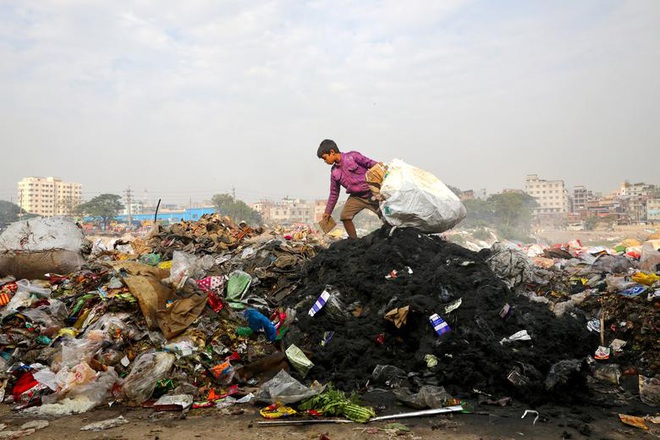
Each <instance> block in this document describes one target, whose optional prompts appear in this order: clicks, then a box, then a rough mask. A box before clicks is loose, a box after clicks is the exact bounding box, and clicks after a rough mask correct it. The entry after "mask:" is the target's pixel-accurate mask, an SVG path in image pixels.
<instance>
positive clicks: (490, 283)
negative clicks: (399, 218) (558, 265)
mask: <svg viewBox="0 0 660 440" xmlns="http://www.w3.org/2000/svg"><path fill="white" fill-rule="evenodd" d="M324 291H325V292H327V294H326V295H324V296H325V297H326V298H325V300H324V302H325V304H324V306H323V308H321V309H320V310H319V311H318V312H316V313H312V312H310V313H307V311H309V310H310V309H312V310H314V309H315V308H317V307H318V306H317V305H315V303H317V304H318V300H317V298H319V296H320V295H321V292H324ZM322 302H323V301H322ZM286 304H287V305H293V304H296V310H297V312H298V313H297V316H298V322H297V325H296V329H295V330H291V331H290V332H289V334H288V336H287V341H291V342H294V343H295V344H296V345H298V346H301V347H304V348H306V349H308V350H310V351H311V352H312V353H313V356H312V357H311V359H312V361H313V362H314V365H315V367H314V377H316V378H320V379H322V380H326V381H332V382H333V383H334V384H336V385H337V386H340V387H342V388H345V389H361V388H365V387H366V386H367V385H375V386H389V387H391V388H407V389H409V390H410V392H411V393H414V392H416V391H417V390H418V389H419V388H421V387H422V386H424V385H429V386H437V385H442V386H443V387H444V388H445V389H446V390H447V391H448V392H449V393H450V394H452V395H466V393H472V392H473V390H476V391H477V392H480V393H484V394H488V395H497V396H514V397H516V398H518V399H520V400H523V401H527V402H532V403H539V402H542V401H548V400H552V399H553V398H554V397H559V396H561V398H562V399H563V400H565V399H566V394H565V392H566V390H567V389H571V390H572V392H571V397H577V396H579V393H577V392H576V391H579V390H580V389H585V375H586V366H585V365H583V360H584V359H585V358H586V356H588V355H589V354H590V353H591V352H593V347H594V346H597V337H596V336H594V335H593V334H591V333H590V332H589V331H588V329H587V326H586V324H587V321H586V319H585V318H584V317H583V316H572V315H565V316H563V317H561V318H558V317H556V316H555V315H554V314H553V313H552V312H551V311H550V310H549V309H548V307H547V306H546V305H543V304H539V303H535V302H531V301H529V299H528V298H526V297H524V296H519V295H516V294H515V293H514V292H512V291H511V290H510V289H509V288H507V286H506V285H505V283H504V282H502V281H501V280H500V279H499V278H498V277H497V276H495V274H494V273H493V271H492V270H491V268H490V267H489V266H488V264H487V261H486V259H485V258H484V255H482V254H478V253H475V252H472V251H469V250H467V249H464V248H462V247H460V246H458V245H455V244H452V243H449V242H446V241H444V240H442V239H441V238H439V237H437V236H429V235H426V234H423V233H421V232H419V231H417V230H415V229H411V228H408V229H396V230H394V231H393V232H392V233H391V234H390V231H388V230H387V229H382V230H379V231H377V232H375V233H373V234H372V235H370V236H368V237H365V238H363V239H360V240H358V241H342V242H337V243H334V244H333V245H331V246H330V247H329V249H327V250H326V251H324V252H323V253H321V254H319V255H318V256H317V257H316V258H314V259H313V260H312V261H311V262H310V264H309V268H308V272H307V276H306V277H305V279H304V280H303V284H302V285H301V286H300V287H299V289H298V291H297V292H296V294H295V295H294V296H293V297H290V298H288V299H287V300H286ZM311 315H313V316H311Z"/></svg>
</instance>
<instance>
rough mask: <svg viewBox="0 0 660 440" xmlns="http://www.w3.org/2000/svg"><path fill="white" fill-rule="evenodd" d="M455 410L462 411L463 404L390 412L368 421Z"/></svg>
mask: <svg viewBox="0 0 660 440" xmlns="http://www.w3.org/2000/svg"><path fill="white" fill-rule="evenodd" d="M457 411H463V406H462V405H454V406H448V407H445V408H435V409H425V410H423V411H415V412H409V413H401V414H392V415H390V416H380V417H374V418H373V419H371V420H369V421H370V422H380V421H381V420H390V419H403V418H406V417H422V416H432V415H435V414H443V413H449V412H457Z"/></svg>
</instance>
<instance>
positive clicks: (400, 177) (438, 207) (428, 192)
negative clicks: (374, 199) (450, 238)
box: [380, 159, 466, 233]
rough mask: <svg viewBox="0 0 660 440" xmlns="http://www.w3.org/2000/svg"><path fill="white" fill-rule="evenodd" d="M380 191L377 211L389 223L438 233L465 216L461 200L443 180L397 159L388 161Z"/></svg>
mask: <svg viewBox="0 0 660 440" xmlns="http://www.w3.org/2000/svg"><path fill="white" fill-rule="evenodd" d="M380 192H381V195H382V196H383V198H384V200H383V201H382V202H381V205H380V208H381V211H382V213H383V216H384V217H385V220H387V222H388V223H389V224H391V225H392V226H402V227H414V228H418V229H420V230H421V231H423V232H427V233H439V232H444V231H446V230H448V229H451V228H453V227H454V226H456V225H457V224H458V223H459V222H460V221H461V220H463V219H464V218H465V214H466V212H465V207H464V206H463V203H461V201H460V200H459V199H458V197H457V196H456V194H454V193H453V192H452V191H451V190H450V189H449V188H448V187H447V186H446V185H445V184H444V183H442V182H441V181H440V180H439V179H438V178H437V177H435V176H434V175H433V174H431V173H429V172H427V171H424V170H422V169H419V168H416V167H414V166H412V165H409V164H407V163H405V162H404V161H402V160H399V159H394V160H393V161H392V162H390V163H389V164H388V167H387V175H386V176H385V179H384V180H383V185H382V186H381V189H380Z"/></svg>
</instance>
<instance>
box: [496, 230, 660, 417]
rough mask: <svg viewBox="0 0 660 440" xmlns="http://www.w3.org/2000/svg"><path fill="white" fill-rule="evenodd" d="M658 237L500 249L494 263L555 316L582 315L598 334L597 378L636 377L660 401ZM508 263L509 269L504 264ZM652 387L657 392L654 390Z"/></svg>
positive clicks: (649, 399)
mask: <svg viewBox="0 0 660 440" xmlns="http://www.w3.org/2000/svg"><path fill="white" fill-rule="evenodd" d="M658 249H660V240H657V239H655V240H653V239H651V240H647V241H646V242H644V243H641V242H639V241H637V240H630V239H629V240H624V241H623V242H621V243H620V244H618V245H616V246H614V247H613V248H611V249H609V248H605V247H602V246H598V247H584V246H582V244H581V243H580V242H579V241H577V240H576V241H573V242H570V243H566V244H557V245H554V246H551V247H546V248H543V247H541V246H538V245H531V246H526V247H523V248H519V247H517V246H515V245H508V246H506V245H502V244H497V245H495V246H493V247H492V248H491V249H490V250H489V251H485V252H489V253H490V255H491V256H490V257H489V260H488V261H489V262H490V263H491V266H492V267H493V270H494V271H495V272H496V273H498V274H499V275H500V276H501V277H502V278H503V279H504V280H505V282H507V284H508V285H509V286H510V287H511V288H512V289H513V290H514V291H516V292H517V293H518V294H520V295H523V296H526V297H528V298H529V299H530V301H533V302H537V303H542V304H545V305H546V306H547V307H548V309H549V310H552V311H553V312H554V314H555V315H556V316H564V315H565V314H572V315H580V316H582V317H584V319H586V320H587V328H588V329H589V331H591V332H592V333H593V334H595V335H598V336H599V346H598V347H597V348H596V349H595V351H594V353H592V355H591V356H592V359H593V360H594V361H595V363H594V365H593V367H592V370H593V373H594V376H595V377H599V376H600V377H604V378H605V380H609V381H610V382H611V383H612V384H614V385H618V384H619V383H620V378H621V376H638V378H639V391H640V398H641V399H642V401H644V402H645V403H647V404H649V405H655V406H658V404H659V403H660V394H659V392H660V380H659V379H658V372H659V371H660V350H659V349H658V348H659V347H658V341H659V340H658V337H657V335H658V334H659V331H660V316H659V315H660V282H659V281H660V276H658V273H660V252H659V251H658ZM503 262H508V263H509V264H506V265H502V263H503ZM652 388H653V389H652Z"/></svg>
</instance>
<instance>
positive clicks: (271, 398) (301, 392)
mask: <svg viewBox="0 0 660 440" xmlns="http://www.w3.org/2000/svg"><path fill="white" fill-rule="evenodd" d="M324 389H325V386H323V387H321V386H318V387H311V388H308V387H306V386H305V385H303V384H301V383H300V382H298V381H297V380H296V379H294V378H293V377H291V375H290V374H289V373H287V372H286V371H284V370H280V372H279V373H277V374H276V375H275V377H273V378H272V379H271V380H269V381H268V382H266V383H265V384H263V385H262V386H261V389H260V390H259V393H258V394H257V396H256V399H257V400H258V401H259V402H267V403H275V402H279V403H284V404H289V403H296V402H300V401H302V400H305V399H309V398H310V397H313V396H316V395H317V394H319V393H321V392H323V390H324Z"/></svg>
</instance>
